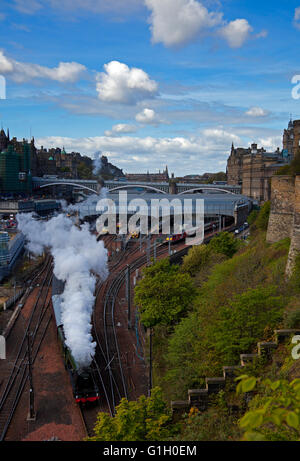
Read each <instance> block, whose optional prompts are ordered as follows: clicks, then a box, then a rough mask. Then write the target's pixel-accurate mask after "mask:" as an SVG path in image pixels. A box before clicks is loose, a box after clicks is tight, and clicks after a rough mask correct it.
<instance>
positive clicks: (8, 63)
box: [0, 51, 86, 83]
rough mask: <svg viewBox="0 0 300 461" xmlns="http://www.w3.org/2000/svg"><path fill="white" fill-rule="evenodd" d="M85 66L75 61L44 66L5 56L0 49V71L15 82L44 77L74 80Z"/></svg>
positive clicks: (66, 80)
mask: <svg viewBox="0 0 300 461" xmlns="http://www.w3.org/2000/svg"><path fill="white" fill-rule="evenodd" d="M84 71H86V67H85V66H83V65H82V64H79V63H77V62H60V63H59V65H58V66H57V67H53V68H51V67H45V66H40V65H39V64H30V63H23V62H18V61H15V60H13V59H10V58H7V57H6V56H5V55H4V53H3V51H0V73H1V74H4V75H6V74H9V75H11V77H12V78H13V79H14V80H15V81H16V82H20V83H21V82H25V81H29V80H32V79H35V78H46V79H49V80H54V81H57V82H62V83H63V82H75V81H77V80H78V79H79V78H80V76H81V74H82V73H83V72H84Z"/></svg>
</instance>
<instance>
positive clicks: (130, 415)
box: [89, 387, 171, 442]
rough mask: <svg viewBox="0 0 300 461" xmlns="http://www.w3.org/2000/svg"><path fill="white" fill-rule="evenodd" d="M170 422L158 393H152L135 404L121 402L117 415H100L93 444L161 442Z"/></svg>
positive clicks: (167, 434) (153, 391)
mask: <svg viewBox="0 0 300 461" xmlns="http://www.w3.org/2000/svg"><path fill="white" fill-rule="evenodd" d="M170 422H171V417H170V413H169V411H168V410H167V407H166V403H165V402H164V400H163V398H162V392H161V389H160V388H158V387H156V388H153V389H152V392H151V397H145V396H144V395H142V396H141V397H140V398H139V399H138V400H137V401H131V402H129V401H128V400H126V399H122V400H121V403H120V404H119V405H118V406H117V408H116V415H115V416H114V417H111V416H110V415H109V414H108V413H99V415H98V419H97V423H96V425H95V429H94V432H95V436H94V437H92V438H90V439H89V440H92V441H104V442H114V441H126V442H129V441H131V442H140V441H145V440H150V441H156V440H164V439H165V438H166V437H169V436H170V430H169V429H168V427H167V425H168V424H169V423H170Z"/></svg>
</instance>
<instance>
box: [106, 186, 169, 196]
mask: <svg viewBox="0 0 300 461" xmlns="http://www.w3.org/2000/svg"><path fill="white" fill-rule="evenodd" d="M137 187H141V188H143V189H149V190H154V191H155V192H159V193H160V194H165V195H167V192H165V191H164V190H161V189H158V188H157V187H153V186H147V185H146V184H127V185H124V186H117V187H114V188H113V189H108V192H114V191H116V190H121V189H128V188H131V189H135V188H137Z"/></svg>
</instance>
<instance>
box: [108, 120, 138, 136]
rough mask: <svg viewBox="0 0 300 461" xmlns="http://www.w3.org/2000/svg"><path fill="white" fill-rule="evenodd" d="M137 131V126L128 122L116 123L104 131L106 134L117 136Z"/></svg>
mask: <svg viewBox="0 0 300 461" xmlns="http://www.w3.org/2000/svg"><path fill="white" fill-rule="evenodd" d="M136 131H137V126H135V125H127V124H126V123H118V124H117V125H114V126H113V127H112V129H111V130H106V131H105V132H104V134H105V136H115V135H119V134H129V133H135V132H136Z"/></svg>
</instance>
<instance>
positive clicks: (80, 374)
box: [52, 276, 100, 404]
mask: <svg viewBox="0 0 300 461" xmlns="http://www.w3.org/2000/svg"><path fill="white" fill-rule="evenodd" d="M63 291H64V283H63V282H61V281H60V280H58V279H57V278H56V277H55V276H53V281H52V305H53V311H54V317H55V322H56V328H57V336H58V340H59V342H60V345H61V350H62V354H63V357H64V363H65V368H66V370H67V371H68V373H69V375H70V379H71V384H72V389H73V396H74V399H75V401H76V403H79V404H82V403H87V402H97V401H98V400H99V399H100V394H99V389H98V386H97V384H96V381H95V378H94V374H93V370H92V369H91V367H90V366H87V367H84V368H80V367H79V366H78V364H77V363H76V360H75V359H74V357H73V355H72V352H71V350H70V349H69V348H68V346H67V345H66V337H65V333H64V328H63V324H62V320H61V294H62V293H63Z"/></svg>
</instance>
